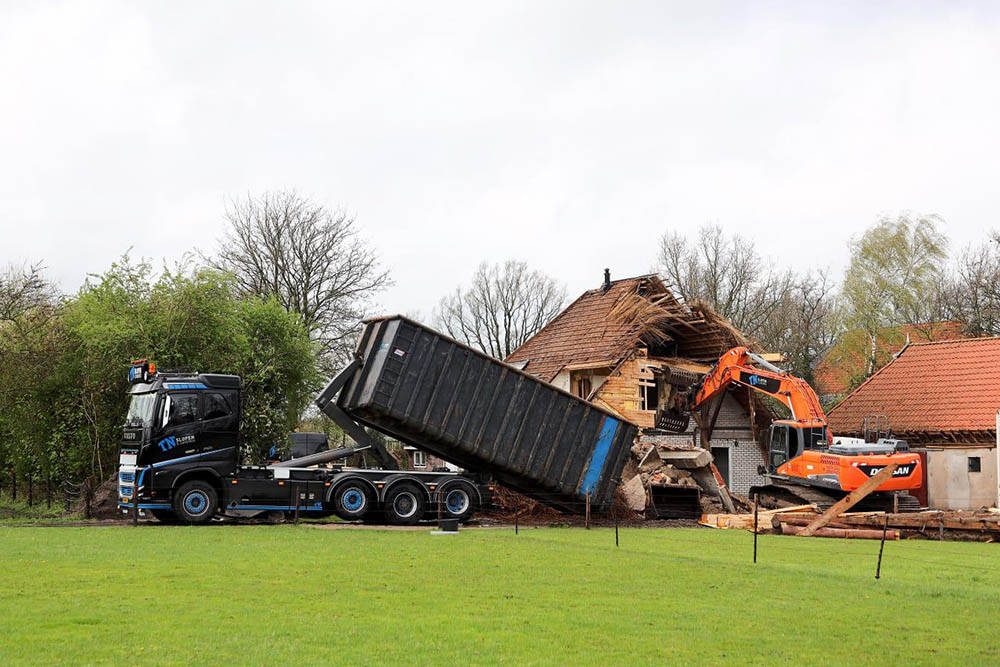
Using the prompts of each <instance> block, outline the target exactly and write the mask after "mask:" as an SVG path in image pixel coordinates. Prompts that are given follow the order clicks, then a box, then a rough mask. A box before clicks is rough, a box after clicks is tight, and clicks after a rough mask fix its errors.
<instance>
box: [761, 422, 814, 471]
mask: <svg viewBox="0 0 1000 667" xmlns="http://www.w3.org/2000/svg"><path fill="white" fill-rule="evenodd" d="M769 437H770V440H769V442H768V448H767V471H768V472H772V473H773V472H775V471H776V470H777V469H778V467H779V466H781V465H782V464H784V463H785V462H787V461H790V460H792V459H794V458H795V457H796V456H800V455H801V454H802V452H804V451H805V450H807V449H826V448H827V447H828V446H829V436H828V435H827V427H826V426H803V425H801V424H798V423H795V422H791V421H785V420H778V421H775V422H773V423H772V424H771V431H770V434H769Z"/></svg>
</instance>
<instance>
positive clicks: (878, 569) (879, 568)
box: [875, 517, 889, 581]
mask: <svg viewBox="0 0 1000 667" xmlns="http://www.w3.org/2000/svg"><path fill="white" fill-rule="evenodd" d="M888 530H889V517H886V518H885V523H883V524H882V543H881V544H879V545H878V563H877V564H876V565H875V580H876V581H878V578H879V577H880V576H881V575H882V550H883V549H885V534H886V532H888Z"/></svg>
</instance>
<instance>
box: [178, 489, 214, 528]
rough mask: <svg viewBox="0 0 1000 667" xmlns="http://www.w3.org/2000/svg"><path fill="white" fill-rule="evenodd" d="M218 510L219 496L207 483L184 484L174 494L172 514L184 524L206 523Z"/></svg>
mask: <svg viewBox="0 0 1000 667" xmlns="http://www.w3.org/2000/svg"><path fill="white" fill-rule="evenodd" d="M218 509H219V495H218V494H217V493H216V492H215V489H214V488H213V487H212V485H211V484H209V483H208V482H204V481H202V480H200V479H195V480H192V481H190V482H185V483H184V484H182V485H181V487H180V488H179V489H177V492H176V493H175V494H174V512H176V513H177V516H178V518H180V520H181V521H184V522H186V523H208V522H209V521H211V519H212V517H213V516H215V512H216V510H218Z"/></svg>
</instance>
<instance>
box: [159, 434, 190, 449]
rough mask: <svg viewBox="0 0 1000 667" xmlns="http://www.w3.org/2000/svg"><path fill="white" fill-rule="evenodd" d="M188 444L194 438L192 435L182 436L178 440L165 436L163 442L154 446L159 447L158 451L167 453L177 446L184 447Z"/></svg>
mask: <svg viewBox="0 0 1000 667" xmlns="http://www.w3.org/2000/svg"><path fill="white" fill-rule="evenodd" d="M189 442H194V436H193V435H182V436H180V437H179V438H178V437H175V436H172V435H171V436H167V437H166V438H164V439H163V440H160V441H159V442H158V443H156V444H157V445H159V447H160V449H161V450H162V451H164V452H169V451H170V450H171V449H173V448H174V447H176V446H177V445H186V444H188V443H189Z"/></svg>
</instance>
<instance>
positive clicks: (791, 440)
mask: <svg viewBox="0 0 1000 667" xmlns="http://www.w3.org/2000/svg"><path fill="white" fill-rule="evenodd" d="M783 430H786V431H787V433H788V436H787V437H788V458H789V459H794V458H795V457H796V456H798V455H799V454H800V453H801V445H802V443H801V442H799V433H800V430H801V429H797V428H787V429H783Z"/></svg>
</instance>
